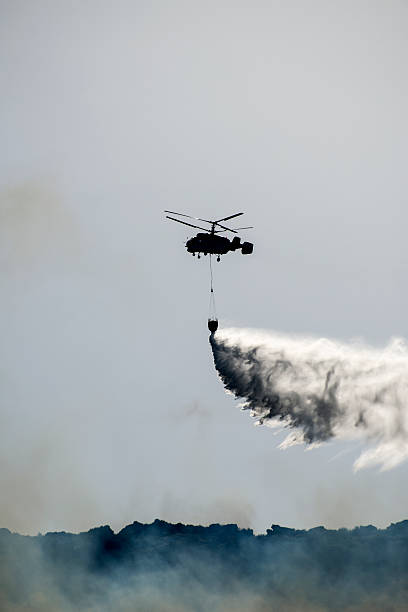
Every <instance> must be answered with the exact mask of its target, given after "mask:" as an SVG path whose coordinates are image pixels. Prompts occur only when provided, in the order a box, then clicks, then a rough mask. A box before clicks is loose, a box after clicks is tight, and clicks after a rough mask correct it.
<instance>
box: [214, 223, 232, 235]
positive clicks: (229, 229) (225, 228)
mask: <svg viewBox="0 0 408 612" xmlns="http://www.w3.org/2000/svg"><path fill="white" fill-rule="evenodd" d="M214 225H218V226H219V227H222V228H223V229H224V230H226V231H227V232H232V233H233V234H236V233H237V232H236V230H234V229H231V228H230V227H225V225H221V223H218V222H217V221H216V222H215V223H214Z"/></svg>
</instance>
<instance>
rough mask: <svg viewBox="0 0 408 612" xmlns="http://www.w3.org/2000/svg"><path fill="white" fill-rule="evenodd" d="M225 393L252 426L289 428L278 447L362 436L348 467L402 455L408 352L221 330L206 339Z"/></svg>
mask: <svg viewBox="0 0 408 612" xmlns="http://www.w3.org/2000/svg"><path fill="white" fill-rule="evenodd" d="M210 343H211V347H212V351H213V355H214V363H215V367H216V369H217V371H218V374H219V376H220V378H221V380H222V382H223V383H224V385H225V388H226V389H227V391H229V392H231V393H232V394H233V395H234V396H235V397H236V398H239V399H242V400H243V404H242V408H243V409H244V410H250V411H251V415H252V416H253V417H255V418H256V423H257V424H259V425H267V426H271V427H276V426H282V427H289V428H290V429H291V430H292V431H291V432H290V433H289V435H288V436H287V437H286V439H285V440H284V441H283V442H282V444H281V445H280V446H281V448H286V447H288V446H291V445H293V444H301V443H305V444H307V445H316V444H319V443H322V442H325V441H328V440H330V439H333V438H338V439H343V440H344V439H348V440H350V439H363V440H364V441H366V442H368V443H369V448H366V449H365V450H363V451H362V453H361V454H360V456H359V457H358V459H357V460H356V461H355V463H354V468H355V469H356V470H358V469H361V468H366V467H371V466H381V469H382V470H385V469H390V468H393V467H395V466H397V465H398V464H400V463H402V462H403V461H405V460H406V459H407V458H408V405H407V404H408V349H407V346H406V343H405V342H404V341H403V340H402V339H398V338H396V339H393V340H392V341H391V342H390V344H389V345H388V346H387V347H385V348H384V349H382V350H380V349H376V348H373V347H369V346H365V345H363V344H362V343H360V342H355V343H350V344H344V343H340V342H336V341H333V340H328V339H325V338H322V339H316V338H311V337H294V336H285V335H281V334H276V333H266V332H257V331H254V330H239V329H224V330H221V331H220V332H218V333H217V334H216V335H211V336H210Z"/></svg>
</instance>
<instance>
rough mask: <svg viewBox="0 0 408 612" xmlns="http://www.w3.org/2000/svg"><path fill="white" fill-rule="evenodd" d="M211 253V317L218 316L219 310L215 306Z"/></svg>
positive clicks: (209, 310)
mask: <svg viewBox="0 0 408 612" xmlns="http://www.w3.org/2000/svg"><path fill="white" fill-rule="evenodd" d="M211 257H212V256H211V253H209V260H210V301H209V306H208V317H209V319H216V318H217V310H216V307H215V295H214V278H213V269H212V259H211Z"/></svg>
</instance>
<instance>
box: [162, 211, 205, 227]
mask: <svg viewBox="0 0 408 612" xmlns="http://www.w3.org/2000/svg"><path fill="white" fill-rule="evenodd" d="M164 212H166V213H171V214H172V215H179V216H180V217H188V218H189V219H195V220H196V221H204V223H211V224H213V223H215V222H214V221H209V220H208V219H201V218H200V217H192V216H191V215H185V214H184V213H178V212H174V210H165V211H164Z"/></svg>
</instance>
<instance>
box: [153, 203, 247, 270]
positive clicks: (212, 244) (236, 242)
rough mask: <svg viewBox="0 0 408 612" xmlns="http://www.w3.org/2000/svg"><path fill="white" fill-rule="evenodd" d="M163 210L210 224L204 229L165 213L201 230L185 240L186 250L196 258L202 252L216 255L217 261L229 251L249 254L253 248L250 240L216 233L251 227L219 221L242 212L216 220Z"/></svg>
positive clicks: (167, 217) (173, 219)
mask: <svg viewBox="0 0 408 612" xmlns="http://www.w3.org/2000/svg"><path fill="white" fill-rule="evenodd" d="M164 212H166V213H170V214H172V215H177V216H179V217H187V218H188V219H194V220H196V221H203V222H204V223H209V224H210V225H211V229H205V228H204V227H200V226H199V225H193V224H192V223H187V222H186V221H182V220H181V219H175V218H174V217H169V215H166V219H171V220H172V221H177V223H182V224H183V225H188V226H189V227H194V228H196V229H200V230H203V231H202V232H199V233H198V234H197V235H196V236H194V237H193V238H190V239H189V240H187V242H186V249H187V251H188V252H189V253H192V254H193V255H195V254H196V253H197V258H198V259H200V254H201V253H203V254H204V255H207V254H208V255H217V261H220V256H221V255H225V254H226V253H228V252H229V251H236V250H237V249H241V253H242V255H250V254H251V253H252V251H253V250H254V245H253V243H252V242H241V238H240V237H239V236H234V238H233V239H232V240H230V239H229V238H227V237H226V236H219V235H218V234H221V233H223V232H232V233H233V234H236V233H237V232H238V231H239V230H244V229H252V227H251V226H249V227H237V228H236V229H231V228H230V227H226V226H225V225H221V223H220V222H221V221H228V220H229V219H234V218H235V217H239V216H240V215H243V214H244V213H242V212H240V213H236V214H234V215H230V216H229V217H223V218H222V219H217V220H216V221H213V220H208V219H201V218H200V217H191V216H190V215H185V214H184V213H178V212H174V211H173V210H165V211H164ZM216 227H221V228H222V229H220V230H219V229H216Z"/></svg>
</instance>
